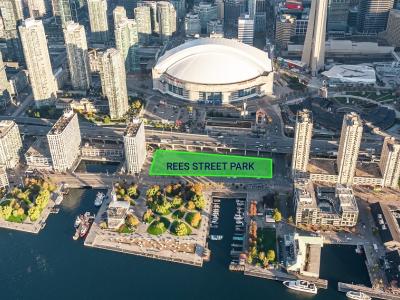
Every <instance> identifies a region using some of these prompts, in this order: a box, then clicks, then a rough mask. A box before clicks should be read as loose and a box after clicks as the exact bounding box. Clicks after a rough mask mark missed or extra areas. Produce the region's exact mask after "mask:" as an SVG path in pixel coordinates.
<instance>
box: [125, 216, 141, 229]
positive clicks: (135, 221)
mask: <svg viewBox="0 0 400 300" xmlns="http://www.w3.org/2000/svg"><path fill="white" fill-rule="evenodd" d="M126 223H127V224H128V225H129V226H130V227H136V226H137V225H139V220H138V218H136V217H135V216H134V215H128V216H127V218H126Z"/></svg>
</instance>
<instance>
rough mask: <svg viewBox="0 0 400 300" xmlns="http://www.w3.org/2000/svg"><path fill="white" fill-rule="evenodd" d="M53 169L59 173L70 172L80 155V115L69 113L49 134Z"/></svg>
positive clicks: (66, 113) (58, 121)
mask: <svg viewBox="0 0 400 300" xmlns="http://www.w3.org/2000/svg"><path fill="white" fill-rule="evenodd" d="M47 141H48V143H49V150H50V154H51V159H52V162H53V168H54V170H55V171H58V172H65V171H67V170H70V169H71V168H72V167H73V165H74V163H75V162H76V160H77V159H78V156H79V154H80V146H81V141H82V140H81V132H80V128H79V122H78V115H77V114H76V113H74V112H73V111H67V112H65V113H64V115H63V116H61V117H60V118H59V119H58V120H57V122H56V123H55V124H54V125H53V127H52V128H51V129H50V131H49V133H48V134H47Z"/></svg>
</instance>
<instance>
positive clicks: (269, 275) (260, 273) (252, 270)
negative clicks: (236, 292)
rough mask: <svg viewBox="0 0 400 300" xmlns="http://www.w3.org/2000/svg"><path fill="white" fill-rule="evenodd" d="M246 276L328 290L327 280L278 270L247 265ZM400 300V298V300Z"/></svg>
mask: <svg viewBox="0 0 400 300" xmlns="http://www.w3.org/2000/svg"><path fill="white" fill-rule="evenodd" d="M244 275H248V276H254V277H259V278H265V279H270V280H276V281H285V280H299V279H302V280H307V281H309V282H312V283H314V284H315V285H316V286H317V287H318V288H320V289H327V288H328V280H326V279H321V278H310V277H304V276H295V275H292V274H288V273H284V272H281V271H278V270H265V269H260V268H257V267H254V266H249V265H246V267H245V271H244ZM396 300H397V299H396ZM399 300H400V298H399Z"/></svg>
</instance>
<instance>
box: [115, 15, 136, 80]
mask: <svg viewBox="0 0 400 300" xmlns="http://www.w3.org/2000/svg"><path fill="white" fill-rule="evenodd" d="M114 35H115V46H116V48H117V49H118V50H119V51H120V52H121V54H122V58H123V60H124V62H125V70H126V71H127V72H135V71H137V70H138V69H139V62H138V61H137V56H136V49H137V47H138V46H139V37H138V29H137V24H136V21H135V20H131V19H127V18H123V19H122V20H120V21H119V22H118V23H117V24H116V25H115V32H114Z"/></svg>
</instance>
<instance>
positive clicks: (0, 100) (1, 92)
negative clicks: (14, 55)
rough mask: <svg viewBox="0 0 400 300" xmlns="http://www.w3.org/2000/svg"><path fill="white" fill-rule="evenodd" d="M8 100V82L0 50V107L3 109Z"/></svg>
mask: <svg viewBox="0 0 400 300" xmlns="http://www.w3.org/2000/svg"><path fill="white" fill-rule="evenodd" d="M10 101H11V98H10V84H9V82H8V80H7V74H6V66H5V64H4V62H3V56H2V54H1V52H0V109H5V108H6V107H7V105H8V103H10Z"/></svg>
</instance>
